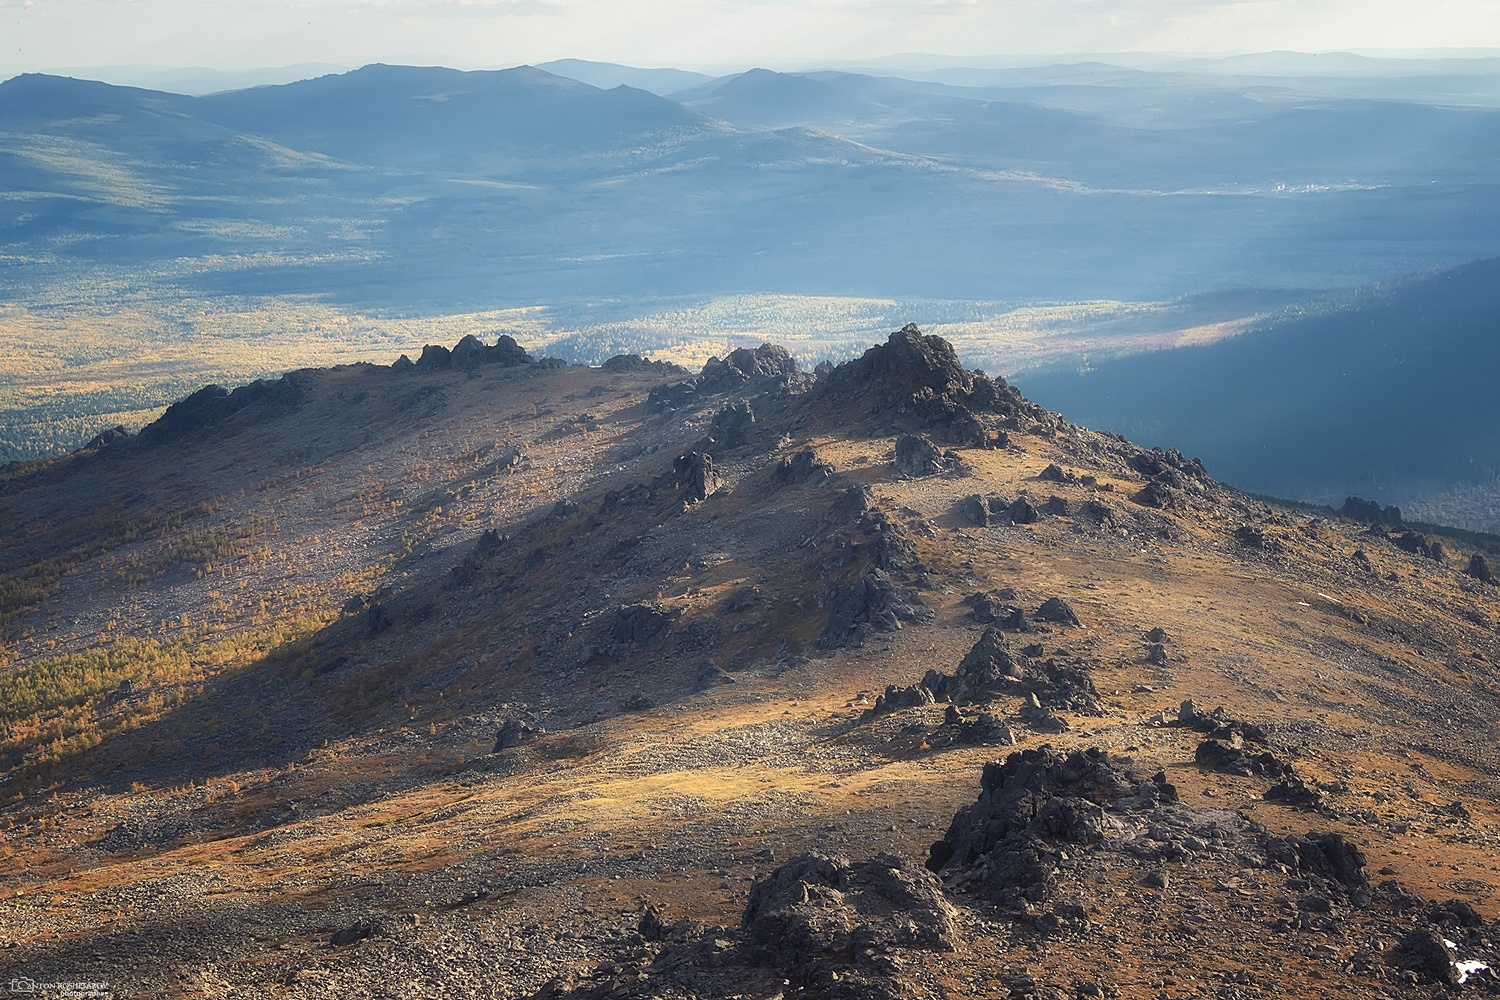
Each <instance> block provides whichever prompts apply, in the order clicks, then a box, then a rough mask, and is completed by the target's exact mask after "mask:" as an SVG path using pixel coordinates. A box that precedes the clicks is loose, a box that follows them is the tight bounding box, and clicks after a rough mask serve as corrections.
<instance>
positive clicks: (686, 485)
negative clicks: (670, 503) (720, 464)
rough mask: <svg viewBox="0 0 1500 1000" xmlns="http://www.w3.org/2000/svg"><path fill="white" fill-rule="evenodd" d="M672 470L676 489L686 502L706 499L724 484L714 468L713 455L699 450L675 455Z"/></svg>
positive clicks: (697, 501)
mask: <svg viewBox="0 0 1500 1000" xmlns="http://www.w3.org/2000/svg"><path fill="white" fill-rule="evenodd" d="M672 471H673V473H674V474H675V475H676V485H677V490H678V492H680V493H681V494H683V496H684V497H685V498H686V500H687V502H688V503H699V502H701V501H703V500H707V499H708V498H709V497H711V496H713V495H714V494H715V493H717V492H718V491H719V490H720V489H722V488H723V486H724V480H723V478H722V477H721V476H720V475H719V473H718V471H717V470H715V468H714V460H713V457H712V456H711V455H708V454H706V453H704V452H701V451H690V452H688V453H687V454H686V455H679V456H677V458H676V460H675V461H673V463H672Z"/></svg>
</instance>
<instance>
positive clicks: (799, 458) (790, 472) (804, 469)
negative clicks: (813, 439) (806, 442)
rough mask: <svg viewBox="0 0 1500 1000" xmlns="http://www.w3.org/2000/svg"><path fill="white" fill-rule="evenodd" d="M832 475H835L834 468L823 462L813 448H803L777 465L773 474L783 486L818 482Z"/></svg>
mask: <svg viewBox="0 0 1500 1000" xmlns="http://www.w3.org/2000/svg"><path fill="white" fill-rule="evenodd" d="M831 475H833V466H832V465H829V464H828V463H827V462H825V461H823V460H822V458H820V457H819V456H818V453H817V452H816V451H814V450H813V449H811V448H803V449H802V450H801V451H799V452H797V453H796V454H794V455H788V456H787V457H786V458H783V459H782V460H781V462H780V463H779V464H777V466H776V471H775V472H774V473H772V476H773V478H774V479H775V481H776V482H777V483H778V484H780V485H782V486H794V485H796V484H798V483H806V482H817V481H819V480H823V479H827V478H828V477H829V476H831Z"/></svg>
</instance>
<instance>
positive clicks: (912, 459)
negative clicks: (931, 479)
mask: <svg viewBox="0 0 1500 1000" xmlns="http://www.w3.org/2000/svg"><path fill="white" fill-rule="evenodd" d="M942 458H943V453H942V452H941V451H939V450H938V447H937V445H935V444H933V443H932V442H931V441H930V440H928V439H927V438H926V437H924V436H922V435H920V434H903V435H901V436H900V437H899V438H897V439H896V457H895V463H896V469H897V471H899V472H901V473H902V474H903V475H907V476H912V477H919V476H931V475H934V474H935V473H938V472H941V471H943V461H942Z"/></svg>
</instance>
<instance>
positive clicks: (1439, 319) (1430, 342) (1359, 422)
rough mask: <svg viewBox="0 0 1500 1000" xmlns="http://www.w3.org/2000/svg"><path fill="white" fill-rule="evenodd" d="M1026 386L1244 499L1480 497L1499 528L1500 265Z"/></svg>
mask: <svg viewBox="0 0 1500 1000" xmlns="http://www.w3.org/2000/svg"><path fill="white" fill-rule="evenodd" d="M1021 384H1022V385H1024V386H1025V388H1026V391H1027V392H1028V393H1030V394H1031V395H1033V396H1034V397H1035V398H1036V399H1038V400H1040V401H1041V402H1043V403H1044V404H1046V405H1047V406H1049V407H1052V408H1054V409H1057V410H1059V411H1061V412H1063V413H1066V414H1067V415H1068V416H1069V417H1071V418H1073V419H1076V420H1078V421H1080V422H1082V423H1085V424H1088V425H1089V426H1092V427H1100V428H1106V429H1109V430H1114V431H1118V432H1120V433H1123V434H1126V435H1127V436H1129V437H1131V438H1133V439H1135V440H1140V441H1144V442H1148V443H1152V444H1163V445H1165V444H1171V445H1174V446H1176V447H1179V448H1182V449H1183V450H1184V451H1187V452H1190V453H1191V454H1194V455H1199V456H1201V457H1202V458H1203V460H1204V461H1205V462H1206V463H1207V464H1208V467H1209V468H1210V469H1211V470H1212V471H1213V472H1214V474H1215V475H1216V476H1219V477H1221V478H1222V479H1224V480H1225V481H1227V482H1231V483H1234V484H1235V485H1237V486H1239V487H1241V488H1243V489H1247V490H1251V491H1254V492H1259V493H1268V494H1272V495H1276V496H1286V497H1294V498H1300V499H1308V500H1316V501H1318V502H1332V503H1335V505H1337V504H1338V503H1339V502H1342V499H1343V497H1345V496H1347V495H1349V494H1358V495H1360V496H1375V497H1380V498H1382V500H1384V502H1386V503H1397V504H1403V505H1408V506H1410V505H1411V504H1412V503H1413V502H1414V501H1415V502H1416V503H1417V506H1418V507H1420V506H1421V504H1422V502H1423V501H1427V502H1430V498H1431V497H1432V496H1433V495H1434V494H1437V493H1441V492H1443V491H1448V490H1452V489H1455V488H1457V489H1463V488H1469V489H1468V492H1467V496H1468V498H1469V499H1468V508H1467V519H1468V523H1469V524H1471V525H1472V526H1474V527H1480V528H1484V529H1486V530H1496V529H1497V528H1500V501H1497V499H1496V497H1497V495H1500V490H1497V488H1496V484H1497V482H1500V407H1497V406H1496V404H1495V400H1496V399H1497V398H1500V259H1490V260H1484V261H1478V262H1475V263H1473V264H1469V265H1465V266H1464V267H1460V268H1456V269H1453V270H1448V271H1443V272H1440V273H1437V274H1430V275H1425V276H1421V277H1417V278H1413V279H1409V280H1406V281H1401V282H1395V283H1392V284H1390V285H1388V286H1381V287H1377V288H1373V289H1367V290H1364V291H1361V292H1359V293H1357V294H1355V295H1353V296H1350V297H1347V299H1346V301H1345V302H1344V303H1343V304H1341V305H1338V306H1329V307H1325V308H1322V309H1318V310H1316V311H1313V312H1312V313H1311V314H1309V315H1290V316H1285V317H1283V318H1281V319H1279V320H1277V321H1275V322H1272V323H1269V324H1266V325H1264V326H1263V327H1261V328H1259V329H1256V330H1253V331H1252V332H1250V333H1247V334H1244V335H1242V336H1239V337H1233V338H1229V339H1226V340H1221V341H1219V342H1217V343H1213V344H1208V345H1203V346H1193V347H1184V348H1179V349H1176V350H1167V351H1156V352H1151V353H1146V354H1138V355H1134V356H1131V357H1125V358H1116V359H1110V360H1100V361H1096V362H1091V363H1089V364H1088V366H1087V367H1083V368H1079V367H1076V366H1069V367H1058V368H1054V369H1052V370H1050V371H1047V372H1035V373H1028V374H1026V375H1024V376H1022V377H1021ZM1455 509H1457V508H1455Z"/></svg>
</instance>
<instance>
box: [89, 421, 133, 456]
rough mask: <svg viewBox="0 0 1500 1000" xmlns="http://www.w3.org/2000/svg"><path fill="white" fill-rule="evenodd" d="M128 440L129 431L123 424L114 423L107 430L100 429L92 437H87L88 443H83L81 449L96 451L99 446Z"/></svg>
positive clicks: (102, 446)
mask: <svg viewBox="0 0 1500 1000" xmlns="http://www.w3.org/2000/svg"><path fill="white" fill-rule="evenodd" d="M128 440H130V431H128V430H126V429H125V425H124V424H116V425H115V426H113V427H111V428H109V429H108V430H103V431H100V432H99V433H98V434H95V435H94V436H93V437H91V438H89V442H88V444H86V445H84V446H83V449H82V450H84V451H97V450H98V449H100V448H104V447H106V446H108V445H112V444H115V443H116V442H118V441H128Z"/></svg>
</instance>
